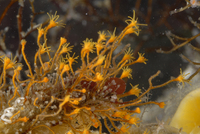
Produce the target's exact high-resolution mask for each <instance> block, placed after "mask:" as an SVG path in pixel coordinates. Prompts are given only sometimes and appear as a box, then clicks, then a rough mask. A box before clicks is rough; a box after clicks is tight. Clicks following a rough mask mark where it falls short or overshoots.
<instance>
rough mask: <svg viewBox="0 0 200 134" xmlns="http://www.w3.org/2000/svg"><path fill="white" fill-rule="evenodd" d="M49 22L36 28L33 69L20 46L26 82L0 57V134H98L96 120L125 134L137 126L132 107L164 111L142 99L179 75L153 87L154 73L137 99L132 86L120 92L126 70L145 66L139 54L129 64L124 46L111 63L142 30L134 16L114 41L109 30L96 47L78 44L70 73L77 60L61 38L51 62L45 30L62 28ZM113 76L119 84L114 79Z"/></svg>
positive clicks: (137, 92) (12, 61) (9, 61)
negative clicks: (59, 132)
mask: <svg viewBox="0 0 200 134" xmlns="http://www.w3.org/2000/svg"><path fill="white" fill-rule="evenodd" d="M48 15H49V14H48ZM49 17H50V21H49V24H48V25H47V26H46V27H44V28H42V26H40V27H39V28H38V36H37V44H38V50H37V52H36V54H35V56H34V68H33V67H32V66H31V65H30V63H29V61H28V59H27V57H26V53H25V51H24V49H25V47H26V46H27V45H29V41H28V40H27V41H26V39H23V40H21V45H22V49H21V51H22V56H23V58H24V61H25V63H26V65H27V66H28V70H29V73H28V74H27V77H28V79H26V80H24V81H21V80H20V79H19V72H20V71H21V70H22V64H20V63H17V62H16V61H15V58H14V59H10V58H8V57H6V56H4V55H2V56H1V57H0V58H1V61H2V62H3V67H2V70H3V71H2V74H1V77H0V83H1V86H0V90H1V93H0V98H1V100H0V103H1V107H0V109H1V111H2V112H1V120H2V121H3V122H4V125H3V126H4V127H1V130H0V132H1V133H14V132H19V129H20V132H19V133H28V132H32V133H34V132H35V131H36V130H37V129H39V128H44V129H45V131H47V129H49V132H52V133H55V132H54V131H53V130H54V127H56V126H59V125H62V126H65V128H66V132H67V133H68V134H72V133H74V134H75V133H80V134H88V133H90V132H91V131H92V130H91V129H90V128H91V127H92V126H93V127H95V128H96V129H98V131H99V133H102V125H103V124H102V120H103V122H104V125H105V127H106V128H107V130H108V131H109V132H110V133H111V134H112V133H118V134H119V133H123V134H124V133H128V130H129V128H130V127H131V126H132V125H137V124H138V123H139V122H140V119H139V118H138V117H136V115H134V116H132V115H133V114H135V113H140V108H139V107H137V106H140V105H144V104H156V105H158V106H159V107H161V108H163V107H164V102H153V101H152V102H142V97H143V96H144V95H146V94H147V93H148V92H149V91H150V90H152V89H155V88H159V87H162V86H165V85H167V84H168V83H170V82H173V81H178V82H185V79H184V76H185V75H184V74H181V75H180V76H179V77H177V78H175V79H172V80H169V81H168V82H166V83H164V84H161V85H157V86H153V84H152V82H151V81H152V79H153V78H155V77H156V76H158V75H159V71H158V72H157V73H156V74H154V75H153V76H151V77H150V78H149V88H148V89H147V90H146V91H145V92H143V93H142V92H141V90H140V89H139V88H138V85H135V86H133V85H131V86H132V89H130V90H128V91H127V92H125V89H126V83H125V82H124V80H123V78H126V77H127V78H132V75H131V73H132V69H131V68H129V67H128V66H130V65H133V64H136V63H144V64H146V61H147V59H146V58H145V57H144V54H141V53H138V55H139V57H138V58H137V59H136V60H134V57H133V53H132V52H133V51H132V50H131V48H130V47H129V44H128V45H126V46H125V48H128V49H123V50H122V51H123V52H124V56H123V58H122V59H121V61H120V62H118V63H116V58H117V57H116V56H115V57H113V52H114V50H115V49H116V48H117V47H118V46H120V45H121V41H122V39H123V37H124V36H125V35H127V34H130V33H134V34H136V35H137V36H138V35H139V32H140V29H139V26H146V24H139V23H138V22H137V19H135V12H134V14H133V17H129V19H128V20H126V23H127V24H128V26H127V27H125V28H124V30H123V31H122V32H121V33H120V34H119V35H118V36H116V35H115V30H116V29H115V30H114V32H113V34H111V33H110V32H109V33H110V35H107V33H106V32H104V31H102V32H98V34H99V38H98V40H97V42H94V41H93V40H92V39H88V38H87V39H86V40H85V41H83V43H82V50H81V53H80V59H81V62H82V65H81V66H80V67H79V69H77V70H75V69H73V64H74V63H75V62H77V61H76V60H77V59H78V56H75V55H76V54H75V53H73V54H72V56H70V55H71V54H70V53H71V51H72V46H70V45H69V43H67V39H65V38H64V37H61V38H60V44H59V47H58V49H57V51H56V52H55V54H54V56H53V57H51V55H50V53H51V47H50V46H48V45H47V44H48V41H47V40H48V38H47V34H48V30H49V29H51V28H53V27H56V26H61V27H63V26H64V24H62V23H61V21H58V22H57V20H58V19H59V16H58V15H56V13H55V14H54V15H49ZM42 38H43V39H42ZM43 41H44V42H43ZM123 52H122V53H121V54H123ZM90 53H96V57H95V58H93V59H91V58H90ZM45 54H47V55H48V58H49V59H48V60H47V61H45V60H44V59H43V55H45ZM121 54H119V55H117V56H120V55H121ZM8 71H13V72H14V75H13V76H12V78H11V79H12V86H10V87H9V90H11V91H13V93H12V94H8V93H7V92H8V91H6V89H7V86H9V85H7V84H6V79H7V75H6V74H7V72H8ZM120 73H121V75H120ZM118 75H120V78H118V77H116V76H118ZM9 92H10V91H9ZM131 95H134V96H136V99H133V100H130V101H123V100H122V98H124V97H127V96H131ZM130 106H135V110H131V109H130ZM100 120H101V121H100ZM115 122H120V124H121V125H116V123H115ZM9 128H10V129H9ZM11 128H12V129H11Z"/></svg>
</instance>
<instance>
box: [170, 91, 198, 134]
mask: <svg viewBox="0 0 200 134" xmlns="http://www.w3.org/2000/svg"><path fill="white" fill-rule="evenodd" d="M170 126H172V127H175V128H178V129H179V128H183V131H184V132H187V133H188V134H200V88H198V89H196V90H194V91H192V92H190V93H189V94H187V95H186V96H185V97H184V99H183V100H182V101H181V103H180V105H179V107H178V109H177V111H176V113H175V115H174V117H173V118H172V121H171V123H170Z"/></svg>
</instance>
